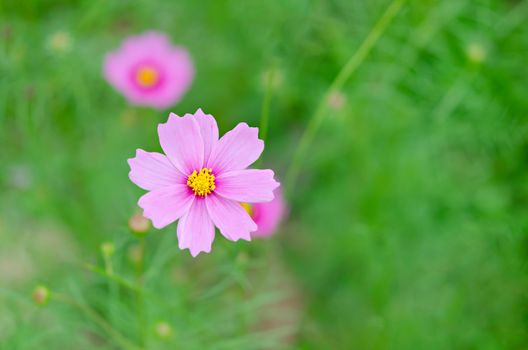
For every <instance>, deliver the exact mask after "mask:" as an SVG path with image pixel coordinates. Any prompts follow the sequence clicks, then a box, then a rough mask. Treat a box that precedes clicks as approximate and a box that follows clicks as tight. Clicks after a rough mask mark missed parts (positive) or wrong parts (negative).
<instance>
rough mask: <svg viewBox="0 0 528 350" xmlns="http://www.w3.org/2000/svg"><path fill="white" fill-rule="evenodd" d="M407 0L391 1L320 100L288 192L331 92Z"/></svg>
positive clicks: (298, 153) (296, 155)
mask: <svg viewBox="0 0 528 350" xmlns="http://www.w3.org/2000/svg"><path fill="white" fill-rule="evenodd" d="M405 1H406V0H393V1H392V2H391V3H390V5H389V6H388V7H387V9H386V10H385V12H384V13H383V15H382V16H381V18H380V19H379V20H378V22H377V23H376V24H375V25H374V27H372V29H371V30H370V32H369V34H368V35H367V37H366V38H365V40H364V41H363V42H362V43H361V45H360V47H359V48H358V49H357V51H356V52H354V54H353V55H352V56H351V57H350V59H349V60H348V61H347V62H346V64H345V65H344V66H343V68H341V70H340V71H339V73H338V74H337V76H336V77H335V79H334V81H333V82H332V84H331V85H330V87H329V88H328V89H327V91H326V92H325V94H324V95H323V97H322V98H321V100H320V101H319V104H318V105H317V108H316V109H315V112H314V114H313V116H312V118H311V119H310V121H309V122H308V126H307V127H306V130H305V131H304V133H303V135H302V136H301V139H300V141H299V145H298V146H297V149H296V150H295V153H294V155H293V161H292V163H291V165H290V168H289V169H288V172H287V174H286V189H287V191H288V193H291V191H292V190H293V185H294V184H295V181H296V180H297V177H298V176H299V173H300V171H301V167H302V161H303V159H304V158H305V156H306V152H307V150H308V148H309V147H310V144H311V143H312V141H313V139H314V137H315V135H316V133H317V130H318V129H319V127H320V126H321V123H322V122H323V120H324V118H325V116H326V114H325V112H326V110H327V101H328V97H329V96H330V95H331V94H333V93H335V92H337V91H339V90H341V88H342V87H343V85H344V84H345V83H346V82H347V80H348V79H349V78H350V76H351V75H352V74H353V73H354V72H355V71H356V70H357V69H358V68H359V66H360V65H361V64H362V63H363V61H364V60H365V58H366V57H367V55H368V54H369V53H370V51H371V50H372V48H373V47H374V45H375V44H376V43H377V41H378V40H379V38H380V37H381V35H382V34H383V33H384V32H385V30H386V29H387V27H388V26H389V24H390V23H391V21H392V19H393V18H394V17H395V16H396V15H397V14H398V12H399V11H400V9H401V7H402V6H403V4H404V3H405Z"/></svg>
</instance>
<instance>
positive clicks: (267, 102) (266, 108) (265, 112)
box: [255, 66, 275, 168]
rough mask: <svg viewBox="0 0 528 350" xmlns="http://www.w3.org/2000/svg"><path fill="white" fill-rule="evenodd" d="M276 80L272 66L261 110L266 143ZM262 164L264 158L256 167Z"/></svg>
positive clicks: (263, 137)
mask: <svg viewBox="0 0 528 350" xmlns="http://www.w3.org/2000/svg"><path fill="white" fill-rule="evenodd" d="M274 78H275V67H274V66H272V67H271V68H270V70H269V71H268V73H267V75H266V87H265V89H266V91H265V92H264V99H263V100H262V106H261V108H260V126H259V133H260V135H259V136H260V139H261V140H262V141H264V143H266V137H267V136H268V125H269V112H270V106H271V97H272V96H273V81H274V80H273V79H274ZM261 162H262V157H260V158H259V160H257V162H256V163H255V167H257V168H258V166H259V165H260V163H261Z"/></svg>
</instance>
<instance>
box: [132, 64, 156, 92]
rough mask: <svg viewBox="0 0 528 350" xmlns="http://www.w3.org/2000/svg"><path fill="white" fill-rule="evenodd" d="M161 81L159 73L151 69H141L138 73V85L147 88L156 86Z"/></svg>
mask: <svg viewBox="0 0 528 350" xmlns="http://www.w3.org/2000/svg"><path fill="white" fill-rule="evenodd" d="M158 80H159V74H158V72H157V71H156V70H155V69H154V68H151V67H148V66H147V67H141V68H139V69H138V71H137V72H136V81H137V83H138V84H139V85H140V86H142V87H145V88H149V87H152V86H154V85H155V84H156V83H157V82H158Z"/></svg>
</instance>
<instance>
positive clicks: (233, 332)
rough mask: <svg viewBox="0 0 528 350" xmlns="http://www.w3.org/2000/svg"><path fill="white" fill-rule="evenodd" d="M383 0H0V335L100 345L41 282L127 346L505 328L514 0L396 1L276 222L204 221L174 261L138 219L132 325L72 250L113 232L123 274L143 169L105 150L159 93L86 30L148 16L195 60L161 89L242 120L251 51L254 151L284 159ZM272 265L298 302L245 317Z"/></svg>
mask: <svg viewBox="0 0 528 350" xmlns="http://www.w3.org/2000/svg"><path fill="white" fill-rule="evenodd" d="M389 3H390V1H387V0H369V1H366V0H326V1H323V0H319V1H316V0H313V1H308V0H288V1H281V2H274V1H234V0H232V1H227V0H226V1H216V0H209V1H200V2H196V1H177V2H176V1H173V2H169V1H82V0H78V1H61V0H56V1H52V0H50V1H37V0H29V1H18V2H15V1H9V0H0V31H1V32H0V35H1V37H0V149H1V151H0V193H1V197H0V242H1V243H0V275H1V276H0V347H1V348H2V349H3V348H5V349H33V348H37V347H38V348H53V349H72V348H83V349H84V348H97V349H110V348H115V347H114V346H117V347H118V348H120V346H121V345H120V343H119V341H117V343H115V342H113V343H112V342H111V341H107V340H106V338H107V337H109V338H112V337H111V336H109V333H108V331H107V330H105V327H104V326H101V324H100V323H98V322H97V321H94V319H93V317H90V316H89V315H90V314H89V313H86V312H83V310H82V308H78V307H77V308H76V307H74V306H71V305H63V304H60V303H53V302H51V303H50V304H49V305H48V306H46V307H45V308H37V307H36V306H34V305H33V304H32V303H31V299H30V295H31V291H32V289H33V287H34V286H35V285H36V284H38V283H43V282H45V283H46V284H47V285H49V286H50V288H51V289H52V290H54V291H55V290H57V291H59V293H67V294H69V295H70V296H71V297H72V298H74V299H75V300H76V301H77V302H78V303H81V304H82V305H89V306H90V307H91V308H93V309H94V310H95V311H96V312H97V313H98V314H101V315H103V316H104V317H106V319H107V320H108V322H110V324H111V325H112V327H114V328H115V329H117V331H118V332H120V333H121V334H123V335H124V336H125V337H126V338H127V339H131V341H132V342H136V341H137V340H138V339H140V338H141V334H142V333H146V336H145V338H146V339H147V341H148V344H149V346H148V348H160V349H163V348H183V349H195V348H196V349H204V348H208V349H209V348H210V349H261V348H266V349H267V348H273V349H277V348H288V347H292V348H301V349H522V348H527V347H528V332H527V329H528V324H527V319H528V305H527V300H526V292H527V288H528V278H527V276H528V275H527V270H526V263H527V258H528V256H527V254H528V245H527V244H528V240H527V238H526V237H527V236H526V231H527V229H528V215H527V214H526V208H527V207H528V173H527V170H528V169H527V168H528V167H527V161H528V123H527V122H528V113H527V112H528V66H527V65H526V59H525V58H526V53H527V52H528V26H526V23H527V20H528V2H527V1H505V0H442V1H440V0H413V1H411V0H409V1H407V2H406V3H405V4H404V6H403V7H402V9H401V11H400V12H399V13H398V14H397V15H396V17H395V18H394V19H393V21H392V23H390V25H389V26H388V28H387V30H386V31H384V32H383V34H382V36H381V37H380V39H379V41H378V42H377V43H376V45H375V46H374V48H373V50H372V51H371V52H370V54H369V55H368V56H367V57H366V59H365V60H364V61H362V62H361V65H360V66H359V68H358V70H357V71H356V72H355V73H354V75H353V76H352V77H351V79H350V80H349V81H348V82H347V84H346V85H345V87H344V88H343V91H342V92H341V93H342V95H341V96H339V97H338V98H337V99H334V100H333V102H332V103H330V105H329V106H328V108H327V110H326V112H325V115H324V117H325V118H324V121H323V123H322V125H321V128H320V129H319V130H318V133H317V135H316V137H315V140H314V142H313V144H312V145H311V147H310V148H309V152H308V154H307V156H306V157H305V158H304V159H303V168H302V171H301V174H300V177H299V178H298V179H297V181H295V183H294V184H292V186H295V187H291V188H287V189H286V190H287V191H289V193H290V194H291V196H290V198H289V200H290V208H291V213H290V219H289V221H288V222H287V223H286V224H285V225H284V227H283V229H282V230H281V232H279V233H278V234H277V235H276V236H275V237H274V238H272V240H270V241H258V240H255V241H254V242H251V243H240V242H238V243H236V244H233V243H226V242H225V240H224V239H223V238H221V237H219V236H217V239H216V241H215V244H214V247H213V252H212V253H211V254H210V255H205V256H204V255H201V256H200V257H199V258H198V259H194V260H193V259H192V258H190V257H189V254H188V252H186V251H185V252H182V251H179V250H178V249H177V243H176V237H175V234H174V231H175V225H171V226H170V227H169V228H167V229H164V230H163V231H162V232H155V233H151V234H150V235H149V236H147V250H146V252H147V255H146V257H145V259H146V260H145V264H146V267H145V268H146V275H145V278H144V281H143V283H144V284H145V285H146V286H147V287H146V289H147V299H148V307H147V311H146V313H147V315H146V320H147V324H148V326H147V327H146V328H147V329H145V327H143V328H142V325H141V324H137V323H136V321H135V317H136V315H135V314H133V313H134V312H135V311H134V310H135V306H134V304H135V296H134V293H133V291H131V290H129V289H128V288H127V287H126V286H122V285H120V284H119V282H116V281H114V280H111V279H108V278H107V277H105V276H104V273H103V275H101V274H100V273H97V272H93V271H87V269H86V268H84V267H83V265H84V264H85V263H86V262H89V263H90V264H92V265H97V266H100V267H101V266H104V262H103V260H102V258H101V257H100V256H99V255H100V254H99V246H100V244H101V243H102V242H103V241H114V242H115V243H116V255H115V256H114V258H113V263H114V264H115V266H114V268H115V269H116V270H118V271H119V272H120V273H122V275H123V276H124V277H125V278H127V280H131V281H132V280H134V278H135V273H136V271H135V266H134V264H133V262H132V263H131V262H130V257H131V256H132V258H133V255H134V249H135V248H134V247H135V246H136V245H137V244H138V242H137V240H138V239H137V238H135V237H133V236H131V235H130V234H129V233H128V232H127V228H126V223H127V220H128V218H129V217H130V216H131V215H132V214H133V213H134V212H135V211H136V201H137V198H138V197H139V196H140V194H141V193H142V191H141V190H140V189H138V188H136V187H135V186H134V185H133V184H131V183H130V181H129V180H128V178H127V172H128V166H127V164H126V159H127V158H129V157H132V156H133V154H134V151H135V149H136V148H143V149H147V150H160V147H159V145H158V142H157V135H156V124H157V123H159V122H163V121H165V120H166V118H167V114H168V111H166V112H159V111H153V110H149V109H146V108H135V107H130V106H127V104H126V102H125V100H124V99H123V98H122V97H121V96H120V95H119V94H118V93H117V92H115V91H113V90H112V89H111V87H110V86H109V85H108V84H107V83H106V82H105V81H104V80H103V79H102V76H101V63H102V58H103V57H104V55H105V53H106V52H107V51H109V50H111V49H114V48H115V47H116V46H117V45H119V43H120V41H121V40H123V39H124V38H125V37H126V36H128V35H131V34H136V33H140V32H142V31H145V30H149V29H156V30H160V31H164V32H167V33H168V34H169V35H170V36H171V38H172V40H173V42H174V43H176V44H179V45H183V46H186V47H187V48H188V49H189V50H190V52H191V54H192V56H193V59H194V61H195V64H196V68H197V76H196V80H195V82H194V84H193V86H192V88H191V90H190V91H189V92H188V93H187V95H186V96H185V98H184V99H183V100H182V101H181V103H179V104H178V105H176V106H174V107H173V108H171V109H170V110H171V111H173V112H175V113H177V114H183V113H186V112H194V111H195V110H196V109H197V108H199V107H201V108H203V109H204V111H206V112H207V113H211V114H213V115H215V117H216V118H217V119H218V121H219V124H220V131H221V133H224V132H226V131H227V130H229V129H230V128H232V127H233V126H234V125H235V124H236V123H238V122H240V121H246V122H248V123H249V124H251V125H258V124H259V122H260V113H261V104H262V100H263V96H264V94H265V87H264V85H265V84H263V82H264V81H265V80H266V79H265V76H266V74H269V72H270V71H271V70H273V72H274V77H275V78H274V82H273V84H272V86H273V91H272V94H273V95H272V99H271V105H270V108H271V109H270V125H269V131H268V136H267V147H266V151H265V153H264V160H263V163H264V164H265V165H266V166H270V167H273V168H275V169H276V170H277V174H278V176H279V177H280V178H284V177H285V176H286V173H287V171H288V168H289V165H290V163H291V158H292V156H293V154H294V151H295V149H296V147H297V145H298V140H299V138H300V137H301V135H302V133H303V131H304V130H305V128H306V125H307V124H308V122H309V120H310V118H311V116H312V115H313V113H314V109H315V107H316V105H317V103H318V101H319V100H320V99H321V98H322V96H323V94H324V92H325V91H326V89H327V88H328V86H329V85H330V83H331V82H332V81H333V79H334V78H335V76H336V75H337V74H338V72H339V71H340V69H341V68H342V66H343V65H344V64H345V62H346V61H347V60H348V59H349V57H350V56H351V55H353V54H354V52H356V50H357V48H358V47H359V46H360V45H361V43H362V41H363V40H364V39H365V37H367V35H368V34H369V33H370V31H371V30H372V28H373V27H374V25H375V23H376V21H377V20H378V19H379V18H380V16H381V15H382V13H383V12H384V11H385V9H386V8H387V6H388V5H389ZM57 33H62V34H61V35H63V36H62V38H63V39H62V41H61V39H59V43H60V42H64V34H65V35H66V38H67V39H66V41H67V42H69V45H66V48H64V47H63V46H61V45H59V46H58V47H57V45H56V43H57ZM53 38H55V44H53V42H54V41H53V40H54V39H53ZM68 47H69V49H68ZM336 101H337V102H336ZM132 260H133V259H132ZM103 272H104V271H103ZM284 276H287V277H284ZM277 280H279V286H282V288H284V289H288V290H289V289H292V288H293V289H294V290H297V292H296V293H294V296H295V297H294V299H295V300H297V302H295V303H290V304H291V305H290V306H289V307H287V308H283V310H282V312H283V313H287V314H289V315H290V316H291V314H297V313H298V314H299V317H298V318H297V319H296V321H295V324H293V325H292V324H289V325H288V327H290V328H292V329H293V330H289V331H285V333H281V332H282V331H283V330H282V329H281V328H280V327H275V328H274V329H273V330H272V331H270V332H269V333H266V332H263V331H262V330H261V329H260V327H258V326H255V325H256V324H257V325H258V323H259V319H260V318H261V315H260V312H261V310H262V305H270V303H271V304H273V303H274V301H273V300H275V298H278V297H279V296H278V295H279V294H281V293H280V292H281V288H275V287H273V286H276V283H277ZM285 281H286V282H285ZM285 284H286V285H288V287H284V285H285ZM291 285H293V286H294V287H292V286H291ZM259 286H260V287H259ZM149 293H150V294H149ZM158 321H167V322H169V323H170V324H171V325H173V327H174V328H175V331H174V335H173V336H172V337H171V338H170V339H168V340H167V339H165V340H164V339H158V338H156V334H155V331H154V330H153V327H154V325H155V324H156V322H158ZM286 333H287V334H290V335H291V338H288V339H289V340H288V341H283V340H281V339H283V334H286ZM113 338H115V337H113ZM167 342H169V343H167ZM168 344H171V345H168Z"/></svg>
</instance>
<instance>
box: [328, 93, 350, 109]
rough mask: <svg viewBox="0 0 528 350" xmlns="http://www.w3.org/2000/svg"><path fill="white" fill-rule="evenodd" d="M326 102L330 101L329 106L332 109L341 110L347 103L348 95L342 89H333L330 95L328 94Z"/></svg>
mask: <svg viewBox="0 0 528 350" xmlns="http://www.w3.org/2000/svg"><path fill="white" fill-rule="evenodd" d="M326 103H328V106H329V107H330V108H331V109H332V110H334V111H339V110H341V109H342V108H343V107H344V105H345V103H346V96H345V94H343V93H342V92H341V91H333V92H332V93H331V94H330V95H328V99H327V101H326Z"/></svg>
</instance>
